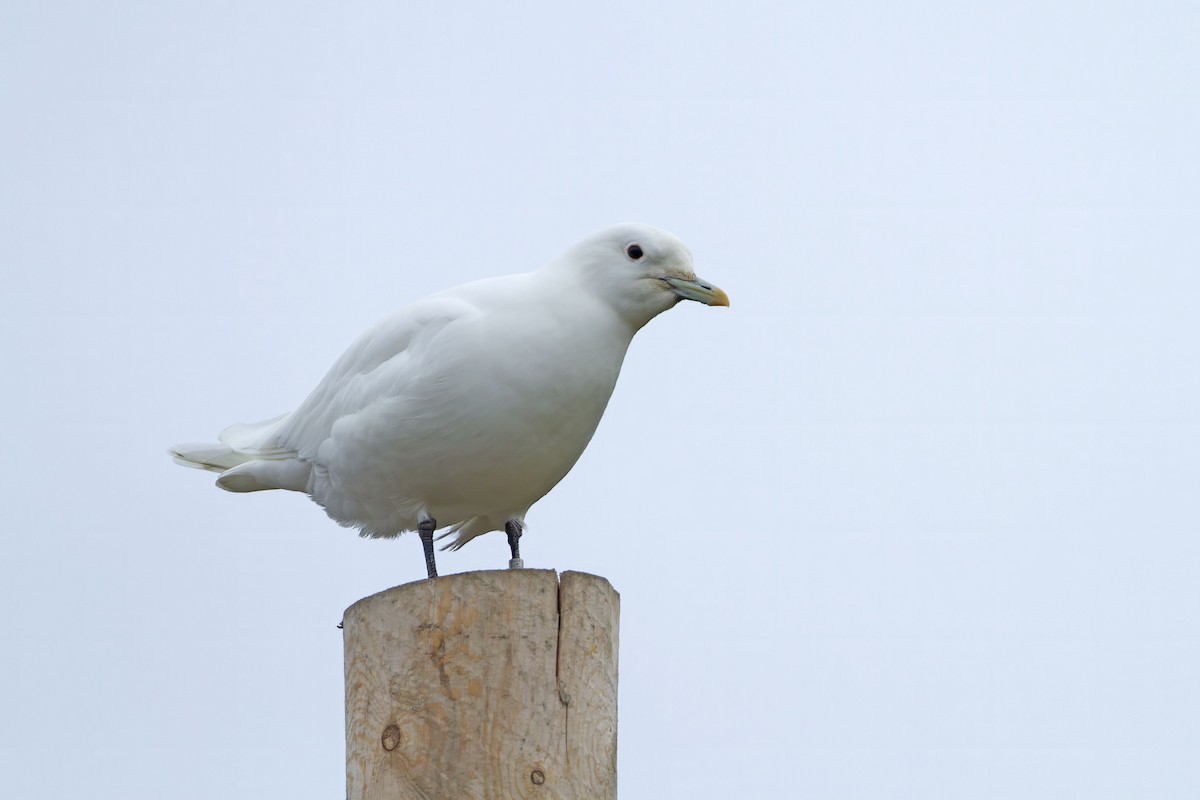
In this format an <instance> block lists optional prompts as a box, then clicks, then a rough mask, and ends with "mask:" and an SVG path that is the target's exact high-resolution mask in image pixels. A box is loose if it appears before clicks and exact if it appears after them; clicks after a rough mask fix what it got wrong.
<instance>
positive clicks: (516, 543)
mask: <svg viewBox="0 0 1200 800" xmlns="http://www.w3.org/2000/svg"><path fill="white" fill-rule="evenodd" d="M521 527H522V526H521V523H520V522H518V521H517V520H515V519H510V520H509V521H508V522H506V523H504V532H505V533H507V534H508V549H509V550H511V551H512V559H510V560H509V562H508V568H509V569H521V568H522V567H524V566H525V562H524V561H522V560H521V546H520V542H521Z"/></svg>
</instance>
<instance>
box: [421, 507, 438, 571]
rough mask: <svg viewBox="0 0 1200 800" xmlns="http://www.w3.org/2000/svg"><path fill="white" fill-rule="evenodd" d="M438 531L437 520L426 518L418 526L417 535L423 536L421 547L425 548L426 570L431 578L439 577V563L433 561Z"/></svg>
mask: <svg viewBox="0 0 1200 800" xmlns="http://www.w3.org/2000/svg"><path fill="white" fill-rule="evenodd" d="M435 530H437V520H433V519H429V518H425V519H423V520H421V522H420V523H419V524H418V525H417V533H419V534H420V535H421V546H422V547H424V548H425V569H426V570H428V572H429V577H431V578H436V577H437V563H436V562H435V561H434V559H433V532H434V531H435Z"/></svg>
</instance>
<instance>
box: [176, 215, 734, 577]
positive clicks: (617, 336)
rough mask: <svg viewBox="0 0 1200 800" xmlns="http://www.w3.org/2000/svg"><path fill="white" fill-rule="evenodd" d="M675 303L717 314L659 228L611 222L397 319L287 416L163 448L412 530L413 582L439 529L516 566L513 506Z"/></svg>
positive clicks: (362, 522) (582, 428)
mask: <svg viewBox="0 0 1200 800" xmlns="http://www.w3.org/2000/svg"><path fill="white" fill-rule="evenodd" d="M680 300H696V301H699V302H701V303H704V304H706V305H711V306H728V305H729V299H728V298H727V297H726V295H725V293H724V292H723V291H721V290H720V289H718V288H717V287H716V286H713V285H712V284H711V283H708V282H707V281H703V280H700V279H699V278H697V277H696V273H695V272H694V271H693V269H692V256H691V252H690V251H689V250H688V249H687V247H686V246H685V245H684V244H683V242H681V241H679V239H677V238H676V237H675V236H673V235H671V234H670V233H667V232H666V231H663V230H659V229H657V228H653V227H650V226H648V225H637V224H625V225H618V226H615V227H612V228H609V229H607V230H604V231H601V232H600V233H598V234H596V235H594V236H592V237H590V238H588V239H585V240H583V241H582V242H580V243H579V244H577V245H575V246H574V247H572V248H571V249H570V250H568V251H567V252H566V253H564V254H563V255H561V256H559V257H558V258H557V259H555V260H554V261H552V262H550V263H549V264H548V265H546V266H545V267H543V268H542V269H539V270H537V271H535V272H528V273H522V274H519V275H507V276H504V277H499V278H490V279H487V280H481V281H476V282H473V283H467V284H464V285H462V286H458V287H455V288H453V289H448V290H446V291H444V292H440V293H438V294H434V295H431V296H429V297H426V298H424V299H422V300H418V301H416V302H415V303H412V304H411V305H408V306H406V307H404V308H402V309H400V310H399V311H397V312H396V313H394V314H392V315H391V316H390V317H388V318H386V319H384V320H383V321H382V322H380V323H379V324H377V325H376V326H375V327H373V328H371V329H370V330H368V331H367V332H366V333H364V334H363V335H362V336H361V337H360V338H359V339H358V341H356V342H355V343H354V344H353V345H351V346H350V349H349V350H347V351H346V352H345V353H344V354H343V355H342V356H341V358H339V359H338V360H337V362H336V363H334V365H333V367H332V368H331V369H330V370H329V373H328V374H327V375H326V376H325V378H324V379H323V380H322V381H321V383H320V384H318V385H317V388H316V389H314V390H313V392H312V394H310V395H309V396H308V399H306V400H305V401H304V402H303V403H302V404H301V405H300V407H299V408H297V409H296V410H295V411H293V412H291V413H290V414H284V415H283V416H280V417H276V418H274V419H269V420H266V421H264V422H259V423H255V424H251V425H246V424H239V425H233V426H231V427H229V428H227V429H225V431H223V432H222V433H221V435H220V437H219V438H220V440H221V441H220V443H219V444H182V445H177V446H175V447H173V448H171V450H170V454H171V456H172V457H173V458H174V459H175V461H177V462H178V463H180V464H183V465H184V466H189V467H196V468H199V469H206V470H210V471H212V472H219V473H221V476H220V477H219V478H217V485H218V486H220V487H221V488H222V489H227V490H228V491H231V492H257V491H261V490H264V489H288V490H291V491H296V492H305V493H306V494H308V495H309V496H310V497H311V498H312V499H313V500H314V501H316V502H317V503H318V504H319V505H321V506H322V507H323V508H324V509H325V511H326V513H327V514H329V516H330V517H331V518H333V519H334V520H335V521H337V522H338V523H340V524H341V525H345V526H349V527H356V528H358V529H359V532H360V534H361V535H363V536H368V537H394V536H398V535H399V534H400V533H402V532H404V531H410V530H414V529H416V530H417V531H418V532H419V534H420V537H421V542H422V545H423V547H424V550H425V563H426V568H427V570H428V573H429V577H431V578H433V577H436V575H437V568H436V565H435V563H434V553H433V534H434V531H435V530H437V529H438V528H439V527H441V526H448V530H447V531H446V532H445V533H443V534H442V536H447V535H450V534H454V535H455V538H454V540H453V542H452V544H451V545H449V546H452V547H453V548H454V549H456V550H457V549H458V548H460V547H462V546H463V545H464V544H466V543H467V542H469V541H470V540H471V539H473V538H475V537H476V536H479V535H480V534H482V533H487V532H489V531H493V530H500V529H502V528H503V529H504V530H505V531H506V532H507V534H508V541H509V546H510V548H511V550H512V559H513V560H512V561H511V562H510V566H513V567H517V566H520V565H521V561H520V553H519V548H518V545H517V542H518V539H519V538H520V536H521V531H522V529H523V528H524V521H525V514H526V512H528V511H529V508H530V506H532V505H533V504H534V503H536V502H537V501H538V500H540V499H541V498H542V497H544V496H545V495H546V493H547V492H549V491H550V490H551V489H552V488H554V486H555V485H556V484H557V483H558V482H559V481H560V480H562V478H563V477H564V476H565V475H566V474H567V472H568V471H570V469H571V467H572V466H574V465H575V462H576V461H577V460H578V459H579V456H580V455H581V454H582V453H583V450H584V448H585V447H587V444H588V442H589V441H590V440H591V438H592V434H593V433H594V432H595V430H596V426H597V425H598V424H599V423H600V417H601V415H603V413H604V409H605V406H606V405H607V404H608V399H609V397H610V396H611V395H612V392H613V388H614V386H615V385H616V382H617V375H618V373H619V372H620V370H621V362H622V361H623V360H624V358H625V352H626V349H627V348H628V347H629V343H630V341H632V339H633V335H634V334H635V333H637V332H638V330H639V329H640V328H641V327H642V326H643V325H645V324H646V323H647V322H649V321H650V320H651V319H653V318H654V317H656V316H657V315H659V314H661V313H662V312H663V311H666V310H667V309H668V308H671V307H672V306H674V305H675V304H676V303H678V302H679V301H680ZM439 538H441V537H439Z"/></svg>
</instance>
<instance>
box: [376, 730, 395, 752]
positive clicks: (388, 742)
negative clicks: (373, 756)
mask: <svg viewBox="0 0 1200 800" xmlns="http://www.w3.org/2000/svg"><path fill="white" fill-rule="evenodd" d="M379 740H380V742H381V743H382V744H383V749H384V750H387V751H388V752H389V753H390V752H391V751H393V750H395V749H396V748H397V747H398V746H399V744H400V727H399V726H398V725H396V724H395V723H392V724H391V725H388V726H387V727H386V728H384V729H383V736H381V737H379Z"/></svg>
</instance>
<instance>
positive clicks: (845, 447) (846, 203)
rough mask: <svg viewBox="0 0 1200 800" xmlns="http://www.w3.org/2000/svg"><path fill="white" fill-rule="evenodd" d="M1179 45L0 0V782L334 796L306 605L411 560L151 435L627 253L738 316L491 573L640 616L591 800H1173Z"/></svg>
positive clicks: (586, 11) (1004, 28)
mask: <svg viewBox="0 0 1200 800" xmlns="http://www.w3.org/2000/svg"><path fill="white" fill-rule="evenodd" d="M985 6H987V7H985ZM1198 30H1200V12H1198V11H1196V7H1195V6H1194V5H1192V4H1189V3H1166V2H1137V3H1112V2H1106V3H1084V2H1079V3H1047V2H1029V3H1024V2H1021V3H1010V2H1004V3H992V4H979V3H949V2H946V3H930V2H920V3H907V2H886V3H885V2H878V3H842V2H839V3H832V2H831V3H817V4H814V3H800V2H792V3H754V2H740V3H736V4H733V3H731V4H726V5H712V4H704V3H698V2H686V3H684V2H680V3H674V4H666V3H655V2H629V3H625V2H606V3H603V4H601V3H592V4H588V5H586V6H578V7H575V8H568V7H565V5H564V4H562V3H520V4H509V3H506V4H496V3H487V4H485V3H478V4H464V3H400V2H337V3H334V2H295V0H292V1H291V2H286V3H285V2H253V3H246V2H213V1H212V0H208V1H207V2H203V3H199V2H171V3H132V2H106V3H99V2H43V1H41V0H38V1H36V2H35V1H34V0H6V2H5V3H4V4H3V7H2V9H0V271H2V277H3V282H2V286H0V312H2V313H0V335H2V339H0V341H2V342H3V356H4V366H5V370H4V371H5V374H6V376H7V377H6V378H5V379H4V380H3V381H2V386H3V392H2V393H0V408H3V410H4V411H5V418H6V420H7V434H6V437H5V445H6V446H5V451H6V457H5V458H4V460H3V466H2V467H0V469H3V480H2V481H0V485H2V486H3V492H4V499H5V514H6V522H5V524H4V525H3V529H4V531H5V533H4V549H3V555H0V608H2V609H3V611H4V617H5V624H4V636H3V648H2V654H3V655H2V658H0V795H2V796H4V797H11V798H18V797H19V798H65V797H90V798H107V797H113V798H122V800H133V799H140V798H148V799H149V798H152V799H153V800H161V798H171V800H190V799H191V798H195V799H196V800H213V799H214V798H221V800H230V799H236V798H262V797H289V798H323V799H325V800H327V799H328V798H331V797H341V796H343V793H344V780H345V773H344V760H343V758H344V751H343V746H344V739H343V721H342V720H343V716H342V714H343V709H342V691H343V679H342V646H341V635H340V631H338V630H337V629H336V627H335V625H336V623H337V622H338V621H339V620H340V619H341V614H342V611H343V610H344V609H345V608H346V607H347V606H348V605H350V604H351V603H352V602H354V601H355V600H357V599H359V598H360V597H363V596H366V595H369V594H372V593H374V592H376V591H379V590H381V589H384V588H386V587H388V586H392V585H396V584H399V583H404V582H408V581H411V580H416V579H419V578H421V577H423V574H424V567H423V562H422V559H421V555H420V544H419V541H418V540H417V538H416V537H415V536H406V537H403V538H401V539H399V540H396V541H382V542H380V541H363V540H359V539H358V538H356V537H355V536H354V535H353V534H352V532H350V531H347V530H345V529H342V528H339V527H338V526H337V525H335V524H334V523H332V522H331V521H329V520H328V519H327V518H326V517H325V516H324V514H323V513H322V512H321V511H320V509H318V508H317V507H316V506H315V505H313V504H312V503H310V502H309V501H308V500H307V499H305V498H304V497H302V496H299V495H296V494H291V493H283V492H278V493H260V494H256V495H231V494H227V493H224V492H221V491H219V490H217V489H216V488H214V486H213V485H212V480H211V478H212V477H213V476H211V475H207V474H204V473H199V472H192V471H186V470H182V469H180V468H178V467H176V466H174V465H173V464H172V463H171V462H170V461H169V459H168V458H167V456H166V454H165V449H166V447H167V446H169V445H171V444H173V443H176V442H179V441H204V440H206V439H212V438H214V437H215V435H216V434H217V433H218V432H219V431H220V430H221V429H222V428H223V427H225V426H226V425H227V424H229V423H232V422H237V421H254V420H258V419H263V418H266V417H269V416H274V415H275V414H278V413H281V412H283V411H286V410H289V409H290V408H292V407H294V406H295V405H296V404H297V403H299V401H300V400H302V399H303V398H304V396H305V395H306V394H307V393H308V391H309V390H310V389H311V388H312V386H313V385H315V383H316V382H317V381H318V380H319V379H320V377H321V376H322V375H323V374H324V372H325V370H326V368H327V367H328V366H329V364H330V363H331V362H332V361H333V359H334V358H335V357H336V356H337V355H338V354H339V353H340V352H341V351H342V349H344V348H345V347H346V345H348V344H349V343H350V341H352V340H353V338H354V337H355V336H356V335H357V334H358V333H359V332H360V331H361V330H363V329H364V328H365V327H367V326H368V325H369V324H371V323H373V322H374V321H375V320H377V319H378V318H380V317H382V316H383V315H385V314H386V313H388V312H389V311H391V310H393V309H395V308H397V307H399V306H401V305H403V304H404V303H406V302H407V301H410V300H413V299H416V298H418V297H420V296H423V295H425V294H427V293H429V292H432V291H435V290H438V289H442V288H445V287H447V286H451V285H454V284H457V283H461V282H464V281H467V280H472V279H476V278H482V277H487V276H491V275H497V274H504V273H510V272H519V271H525V270H528V269H532V268H535V267H538V266H540V265H541V264H543V263H544V262H545V261H547V260H549V259H550V258H552V257H554V256H555V255H557V254H558V253H559V252H561V251H562V250H563V249H565V248H566V247H567V246H569V245H570V244H572V243H573V242H574V241H576V240H577V239H579V238H581V237H583V236H585V235H588V234H590V233H592V232H593V231H595V230H598V229H600V228H602V227H604V226H607V225H609V224H611V223H614V222H619V221H624V220H636V221H642V222H648V223H652V224H655V225H659V226H661V227H664V228H667V229H669V230H671V231H673V232H674V233H676V234H677V235H679V236H680V237H681V238H682V239H683V240H684V241H685V242H687V243H688V244H689V246H690V247H691V249H692V251H693V253H694V255H695V261H696V268H697V272H698V273H699V274H700V275H702V276H704V277H705V278H708V279H710V280H712V281H713V282H715V283H716V284H717V285H719V286H721V287H723V288H724V289H726V290H727V291H728V293H729V295H730V297H731V299H732V308H731V309H729V310H728V312H726V311H725V310H723V309H722V310H713V309H709V308H705V307H701V306H699V305H697V304H685V305H683V306H680V307H678V308H677V309H675V310H673V311H671V312H669V313H667V314H665V315H663V316H662V317H660V318H658V319H656V320H654V321H653V322H652V323H651V324H650V325H649V326H648V327H647V328H646V329H645V330H643V331H642V332H641V334H640V335H639V336H638V338H637V339H636V340H635V341H634V343H633V346H632V348H631V350H630V353H629V357H628V359H627V361H626V365H625V370H624V373H623V375H622V377H621V382H620V384H619V385H618V387H617V391H616V393H615V395H614V397H613V400H612V402H611V404H610V406H609V410H608V413H607V415H606V417H605V419H604V421H603V423H602V424H601V426H600V429H599V431H598V433H597V434H596V437H595V439H594V440H593V442H592V445H591V446H590V448H589V449H588V451H587V452H586V453H585V454H584V456H583V458H582V459H581V460H580V462H579V464H578V466H577V467H576V468H575V470H574V471H573V472H572V473H571V474H570V475H569V476H568V477H567V478H566V480H564V481H563V483H562V484H561V485H560V486H559V487H558V488H557V489H556V490H555V491H554V492H552V493H551V494H550V495H549V496H548V497H547V498H546V499H545V500H544V501H542V502H541V503H539V504H538V505H536V506H534V508H533V510H532V511H531V513H530V515H529V518H528V521H529V524H530V529H529V531H528V533H527V535H526V536H525V538H523V539H522V542H521V547H522V555H523V556H524V557H525V561H526V564H527V565H528V566H531V567H553V568H556V569H559V570H564V569H575V570H583V571H588V572H594V573H598V574H600V575H604V576H605V577H607V578H608V579H609V580H611V581H612V583H613V584H614V586H615V587H616V588H617V589H618V590H619V591H620V592H621V596H622V619H621V671H620V682H621V683H620V693H621V694H620V756H619V770H620V791H621V795H622V797H625V798H689V799H690V798H704V799H707V798H722V799H724V798H731V797H737V798H782V797H796V798H805V800H808V799H809V798H829V800H846V798H871V799H874V798H879V799H880V800H891V799H893V798H921V799H922V800H929V799H932V798H947V799H951V798H952V799H953V800H962V798H972V800H973V799H975V798H1023V799H1027V798H1054V799H1055V800H1061V798H1071V797H1078V798H1087V799H1088V800H1098V799H1100V798H1131V797H1147V798H1150V797H1152V798H1156V800H1159V799H1161V798H1195V797H1197V796H1200V759H1198V758H1197V753H1200V680H1198V677H1197V676H1200V524H1198V520H1200V508H1198V506H1200V502H1198V498H1200V491H1198V488H1197V487H1198V479H1200V377H1198V375H1200V369H1198V367H1200V324H1198V323H1197V304H1198V301H1200V158H1198V153H1197V142H1200V96H1198V95H1200V48H1198V47H1197V36H1198ZM506 559H507V548H506V546H505V541H504V537H503V536H502V535H499V534H491V535H488V536H486V537H483V538H482V539H478V540H476V541H474V542H472V543H471V544H470V545H469V546H468V547H467V548H466V549H464V550H462V551H460V552H458V553H450V554H444V555H443V556H442V557H441V564H440V566H441V568H442V570H443V572H446V573H449V572H460V571H466V570H474V569H482V568H499V567H503V566H504V565H505V564H506Z"/></svg>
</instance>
